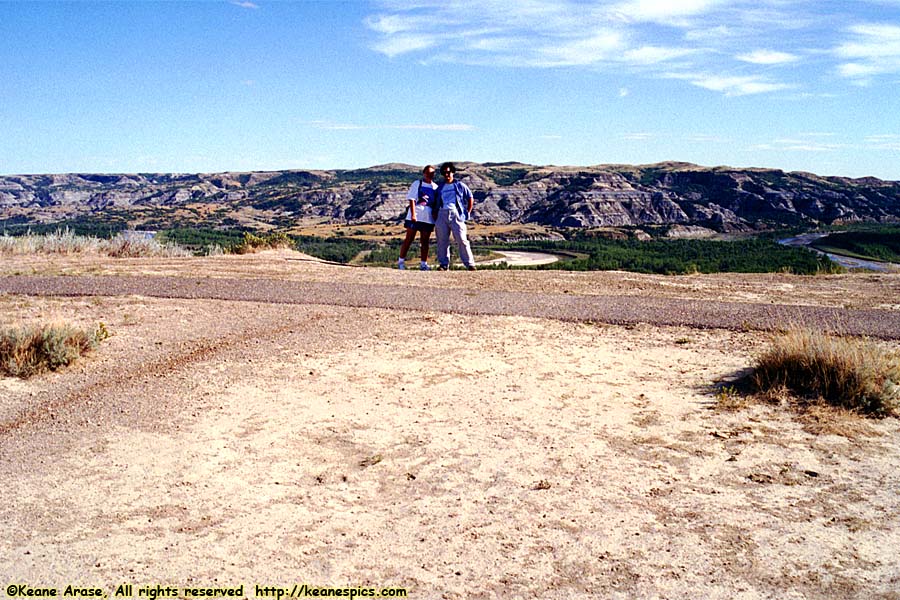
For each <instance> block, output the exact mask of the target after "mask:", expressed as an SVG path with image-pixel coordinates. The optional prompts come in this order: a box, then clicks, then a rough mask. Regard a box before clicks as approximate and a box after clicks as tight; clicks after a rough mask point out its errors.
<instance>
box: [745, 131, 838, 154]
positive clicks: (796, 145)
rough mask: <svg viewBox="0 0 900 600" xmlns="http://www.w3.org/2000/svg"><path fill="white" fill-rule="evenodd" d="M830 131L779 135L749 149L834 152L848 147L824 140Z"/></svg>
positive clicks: (830, 135) (828, 136)
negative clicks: (787, 135)
mask: <svg viewBox="0 0 900 600" xmlns="http://www.w3.org/2000/svg"><path fill="white" fill-rule="evenodd" d="M831 137H832V134H830V133H818V132H813V133H799V134H794V135H793V136H792V137H781V138H776V139H774V140H772V141H771V142H770V143H765V144H757V145H755V146H751V148H750V149H751V150H774V151H780V152H835V151H837V150H842V149H845V148H848V147H850V145H849V144H846V143H839V142H826V141H825V140H826V139H829V138H831Z"/></svg>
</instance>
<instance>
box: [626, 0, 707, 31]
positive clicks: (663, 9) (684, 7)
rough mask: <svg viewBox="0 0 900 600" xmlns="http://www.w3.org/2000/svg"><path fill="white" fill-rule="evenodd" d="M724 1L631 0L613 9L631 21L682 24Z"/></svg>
mask: <svg viewBox="0 0 900 600" xmlns="http://www.w3.org/2000/svg"><path fill="white" fill-rule="evenodd" d="M724 3H725V2H723V0H679V1H673V0H630V1H628V2H623V3H621V4H618V5H616V6H614V8H613V11H614V12H615V13H617V14H620V15H622V16H624V17H625V18H626V19H627V20H629V21H636V22H643V21H648V22H654V23H662V24H666V25H672V24H676V25H682V24H686V23H688V21H687V20H686V19H687V18H688V17H694V16H697V15H700V14H703V13H705V12H708V11H709V10H711V9H712V8H715V7H716V6H717V5H721V4H724Z"/></svg>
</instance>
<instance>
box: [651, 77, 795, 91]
mask: <svg viewBox="0 0 900 600" xmlns="http://www.w3.org/2000/svg"><path fill="white" fill-rule="evenodd" d="M667 77H668V78H670V79H681V80H684V81H688V82H690V83H691V84H692V85H695V86H697V87H700V88H703V89H707V90H712V91H714V92H722V93H723V94H725V95H726V96H747V95H750V94H764V93H767V92H777V91H780V90H786V89H790V88H791V87H792V86H791V85H790V84H787V83H780V82H777V81H772V80H769V79H766V78H764V77H762V76H759V75H720V74H712V73H669V74H668V75H667Z"/></svg>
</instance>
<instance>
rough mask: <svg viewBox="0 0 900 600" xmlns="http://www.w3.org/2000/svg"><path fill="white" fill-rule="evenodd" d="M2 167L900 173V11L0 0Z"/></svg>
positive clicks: (706, 4) (718, 3)
mask: <svg viewBox="0 0 900 600" xmlns="http://www.w3.org/2000/svg"><path fill="white" fill-rule="evenodd" d="M0 130H2V132H3V143H2V144H0V174H15V173H60V172H106V173H109V172H212V171H226V170H231V171H237V170H274V169H293V168H300V169H312V168H323V169H330V168H357V167H366V166H371V165H376V164H382V163H387V162H406V163H411V164H416V165H418V164H423V163H426V162H437V161H442V160H473V161H479V162H484V161H494V162H499V161H512V160H515V161H521V162H527V163H533V164H556V165H594V164H603V163H628V164H644V163H652V162H658V161H663V160H680V161H689V162H695V163H699V164H703V165H710V166H713V165H731V166H737V167H749V166H755V167H774V168H780V169H785V170H805V171H812V172H816V173H819V174H823V175H846V176H854V177H858V176H865V175H874V176H877V177H881V178H886V179H897V180H900V0H871V1H863V0H849V1H842V2H832V1H827V0H826V1H817V2H813V1H787V0H753V1H748V2H745V1H726V0H684V1H681V2H678V1H675V0H611V1H588V0H578V1H575V0H572V1H565V0H552V1H551V0H517V1H503V2H500V1H496V0H439V1H431V0H408V1H403V2H400V1H393V0H387V1H372V2H332V1H327V0H321V1H308V2H284V1H280V2H270V1H266V0H252V1H249V0H247V1H245V0H236V1H233V2H230V1H227V0H224V1H205V2H192V3H185V2H131V1H119V2H100V3H90V2H68V3H62V2H4V1H0Z"/></svg>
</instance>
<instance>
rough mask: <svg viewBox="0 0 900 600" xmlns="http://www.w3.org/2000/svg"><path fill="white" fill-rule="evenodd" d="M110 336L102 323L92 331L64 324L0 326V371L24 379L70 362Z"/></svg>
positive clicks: (53, 369)
mask: <svg viewBox="0 0 900 600" xmlns="http://www.w3.org/2000/svg"><path fill="white" fill-rule="evenodd" d="M107 337H109V331H108V330H107V329H106V326H105V325H104V324H103V323H100V325H99V326H98V327H97V329H96V330H94V331H93V332H90V331H85V330H83V329H78V328H75V327H73V326H71V325H66V324H54V325H47V324H45V325H33V326H26V327H20V328H17V329H5V330H0V373H3V374H5V375H11V376H13V377H21V378H23V379H25V378H28V377H31V376H32V375H36V374H38V373H43V372H45V371H55V370H56V369H59V368H60V367H64V366H66V365H69V364H71V363H72V362H74V361H75V360H77V359H78V358H80V357H81V356H82V355H84V354H87V353H88V352H90V351H91V350H93V349H94V348H96V347H97V344H99V343H100V342H101V341H102V340H104V339H106V338H107Z"/></svg>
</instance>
